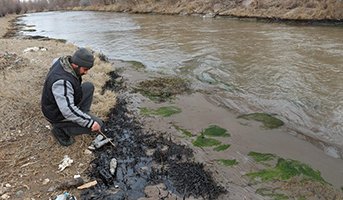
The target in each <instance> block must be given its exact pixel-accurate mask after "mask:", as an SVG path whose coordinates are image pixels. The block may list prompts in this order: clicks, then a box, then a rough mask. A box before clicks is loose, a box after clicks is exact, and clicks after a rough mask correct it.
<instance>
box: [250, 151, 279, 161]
mask: <svg viewBox="0 0 343 200" xmlns="http://www.w3.org/2000/svg"><path fill="white" fill-rule="evenodd" d="M248 156H250V157H252V158H253V159H254V160H255V161H256V162H264V161H269V160H274V159H275V158H276V155H274V154H271V153H258V152H254V151H251V152H249V153H248Z"/></svg>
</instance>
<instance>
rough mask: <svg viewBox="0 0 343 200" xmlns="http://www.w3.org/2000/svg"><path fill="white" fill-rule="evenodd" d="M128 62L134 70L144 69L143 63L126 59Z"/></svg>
mask: <svg viewBox="0 0 343 200" xmlns="http://www.w3.org/2000/svg"><path fill="white" fill-rule="evenodd" d="M127 62H128V63H130V64H131V65H132V67H133V68H135V69H136V70H141V69H145V65H144V64H143V63H141V62H138V61H133V60H132V61H127Z"/></svg>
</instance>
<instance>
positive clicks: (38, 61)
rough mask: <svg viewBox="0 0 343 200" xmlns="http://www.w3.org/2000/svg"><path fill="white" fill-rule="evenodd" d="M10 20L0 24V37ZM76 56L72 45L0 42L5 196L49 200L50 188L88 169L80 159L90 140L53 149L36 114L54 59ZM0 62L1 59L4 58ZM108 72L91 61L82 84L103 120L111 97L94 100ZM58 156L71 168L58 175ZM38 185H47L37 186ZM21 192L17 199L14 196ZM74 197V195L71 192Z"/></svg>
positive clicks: (1, 161)
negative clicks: (91, 90) (90, 88)
mask: <svg viewBox="0 0 343 200" xmlns="http://www.w3.org/2000/svg"><path fill="white" fill-rule="evenodd" d="M14 17H15V16H8V17H5V18H0V25H1V26H0V33H5V32H6V31H5V30H4V29H6V27H8V26H7V25H8V24H9V23H7V22H8V21H9V20H10V19H12V18H14ZM29 47H45V48H47V49H48V50H47V51H37V52H26V53H25V52H24V50H25V49H27V48H29ZM75 50H76V47H75V46H74V45H72V44H64V43H60V42H57V41H38V40H17V39H0V77H1V81H0V87H1V91H0V100H1V101H0V116H1V121H0V158H1V159H0V168H1V171H2V173H1V174H0V180H1V183H0V184H6V183H8V184H10V185H11V187H10V188H7V192H6V194H8V195H10V196H11V198H12V199H13V198H18V199H31V198H35V199H49V198H51V199H54V196H55V195H56V194H59V193H61V191H60V190H55V191H53V192H48V189H49V188H50V187H55V186H57V185H58V184H59V183H60V182H63V181H65V180H68V179H72V177H73V175H75V174H81V176H82V177H83V178H84V179H85V180H86V181H87V176H85V174H83V172H84V171H85V170H86V169H87V168H88V166H89V162H90V161H91V160H92V159H93V156H92V155H88V154H85V153H84V150H85V149H87V147H88V145H89V144H90V142H91V141H92V140H93V138H92V137H91V136H89V135H82V136H78V137H77V138H76V143H75V144H73V145H72V146H70V147H68V148H64V147H62V146H61V145H59V144H58V143H57V142H56V141H55V139H54V138H53V137H52V136H51V134H50V130H49V128H50V127H49V123H48V122H47V121H46V120H45V119H44V117H43V115H42V114H41V110H40V98H41V90H42V87H43V82H44V78H45V76H46V74H47V72H48V70H49V68H50V66H51V61H52V60H53V59H54V58H57V57H60V56H63V55H70V54H72V53H73V52H74V51H75ZM4 56H7V57H6V58H4ZM111 70H112V66H111V64H109V63H105V62H101V61H100V60H99V59H98V58H97V59H96V63H95V66H94V68H93V69H92V70H90V74H89V75H86V76H85V77H84V79H85V80H88V81H92V82H94V84H95V88H96V90H95V96H94V105H93V107H92V110H93V112H94V113H95V114H96V115H99V116H100V117H104V116H106V114H107V112H108V110H109V108H111V107H113V106H114V105H115V94H114V93H113V92H110V91H107V92H106V93H105V94H104V95H100V90H101V86H102V85H103V84H104V83H105V82H106V80H108V78H109V77H108V76H107V75H106V74H107V73H108V72H109V71H111ZM64 155H69V156H70V157H71V158H72V159H73V160H74V163H73V164H72V166H71V167H69V168H67V169H65V170H64V171H63V172H59V171H58V164H60V162H61V160H62V159H63V156H64ZM44 179H49V182H48V183H47V184H46V185H43V184H42V183H43V181H44ZM18 191H22V192H23V193H22V194H21V196H17V195H16V192H18ZM70 192H72V193H73V194H75V195H76V196H77V197H78V193H79V191H76V190H71V191H70Z"/></svg>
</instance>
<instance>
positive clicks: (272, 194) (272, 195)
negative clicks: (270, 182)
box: [256, 188, 289, 200]
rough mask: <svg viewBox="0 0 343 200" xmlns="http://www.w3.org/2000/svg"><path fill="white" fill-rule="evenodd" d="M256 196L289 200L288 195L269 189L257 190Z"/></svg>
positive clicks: (275, 199)
mask: <svg viewBox="0 0 343 200" xmlns="http://www.w3.org/2000/svg"><path fill="white" fill-rule="evenodd" d="M256 194H259V195H261V196H264V197H270V198H272V199H274V200H286V199H289V198H288V196H287V195H285V194H281V193H277V192H275V191H274V189H268V188H259V189H257V190H256Z"/></svg>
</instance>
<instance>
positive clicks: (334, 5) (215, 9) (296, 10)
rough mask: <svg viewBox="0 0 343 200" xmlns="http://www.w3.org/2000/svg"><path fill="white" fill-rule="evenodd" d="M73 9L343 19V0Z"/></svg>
mask: <svg viewBox="0 0 343 200" xmlns="http://www.w3.org/2000/svg"><path fill="white" fill-rule="evenodd" d="M73 9H74V10H96V11H117V12H118V11H119V12H123V11H124V12H134V13H151V12H152V13H161V14H207V13H216V14H219V15H233V16H238V17H263V18H265V17H267V18H281V19H304V20H323V19H333V20H341V19H343V1H341V0H236V1H227V0H218V1H204V0H190V1H184V0H173V1H170V0H159V1H156V0H155V1H154V0H145V1H139V2H138V1H118V2H117V3H116V4H113V5H108V6H91V7H78V8H73Z"/></svg>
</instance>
